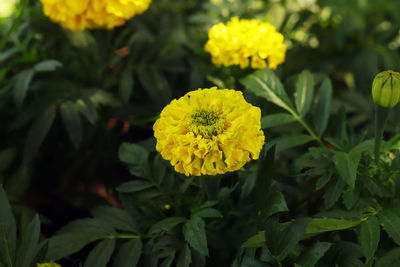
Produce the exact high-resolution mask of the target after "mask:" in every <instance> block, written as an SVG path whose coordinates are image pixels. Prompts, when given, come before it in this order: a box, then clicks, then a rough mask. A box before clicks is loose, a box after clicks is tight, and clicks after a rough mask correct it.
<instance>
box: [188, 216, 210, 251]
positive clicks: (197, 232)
mask: <svg viewBox="0 0 400 267" xmlns="http://www.w3.org/2000/svg"><path fill="white" fill-rule="evenodd" d="M183 235H184V236H185V240H186V241H187V242H188V243H189V245H190V246H191V247H192V248H194V249H195V250H196V251H198V252H199V253H201V254H202V255H205V256H208V248H207V236H206V229H205V223H204V221H203V219H201V218H200V217H197V216H195V217H192V218H191V219H190V220H189V221H187V222H186V223H185V225H184V226H183Z"/></svg>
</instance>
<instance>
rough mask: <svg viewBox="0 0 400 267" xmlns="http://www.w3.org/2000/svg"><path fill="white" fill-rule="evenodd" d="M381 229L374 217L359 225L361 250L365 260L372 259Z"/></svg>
mask: <svg viewBox="0 0 400 267" xmlns="http://www.w3.org/2000/svg"><path fill="white" fill-rule="evenodd" d="M380 234H381V228H380V226H379V221H378V219H377V218H376V217H375V216H369V217H368V219H367V220H366V221H363V222H362V223H361V229H360V243H361V249H362V251H363V253H364V256H365V257H366V258H367V260H369V259H372V257H373V256H374V254H375V251H376V249H377V248H378V244H379V239H380Z"/></svg>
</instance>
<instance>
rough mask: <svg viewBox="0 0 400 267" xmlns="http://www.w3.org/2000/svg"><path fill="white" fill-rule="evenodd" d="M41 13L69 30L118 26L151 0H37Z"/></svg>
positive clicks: (137, 12)
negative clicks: (39, 2)
mask: <svg viewBox="0 0 400 267" xmlns="http://www.w3.org/2000/svg"><path fill="white" fill-rule="evenodd" d="M40 1H41V2H42V4H43V11H44V13H45V14H46V15H47V16H49V17H50V19H51V20H53V21H54V22H57V23H60V24H61V25H62V26H63V27H65V28H68V29H71V30H83V29H96V28H105V29H112V28H114V27H116V26H121V25H123V24H124V23H125V21H126V20H128V19H130V18H132V17H133V16H135V15H138V14H141V13H143V12H144V11H145V10H146V9H147V8H148V7H149V5H150V2H151V0H40Z"/></svg>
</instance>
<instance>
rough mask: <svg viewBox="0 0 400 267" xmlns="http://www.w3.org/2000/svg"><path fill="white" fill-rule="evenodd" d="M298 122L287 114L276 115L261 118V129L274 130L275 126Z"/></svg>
mask: <svg viewBox="0 0 400 267" xmlns="http://www.w3.org/2000/svg"><path fill="white" fill-rule="evenodd" d="M294 121H296V119H295V118H294V117H293V116H292V115H291V114H287V113H276V114H271V115H267V116H264V117H262V118H261V129H267V128H272V127H275V126H279V125H283V124H287V123H291V122H294Z"/></svg>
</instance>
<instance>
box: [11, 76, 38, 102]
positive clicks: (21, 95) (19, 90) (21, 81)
mask: <svg viewBox="0 0 400 267" xmlns="http://www.w3.org/2000/svg"><path fill="white" fill-rule="evenodd" d="M34 73H35V72H34V71H33V70H31V69H29V70H24V71H22V72H21V73H19V74H18V75H17V76H16V81H15V85H14V92H13V93H14V101H15V103H16V104H17V106H18V107H21V106H22V103H23V102H24V99H25V96H26V92H27V91H28V89H29V84H30V83H31V81H32V78H33V74H34Z"/></svg>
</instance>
